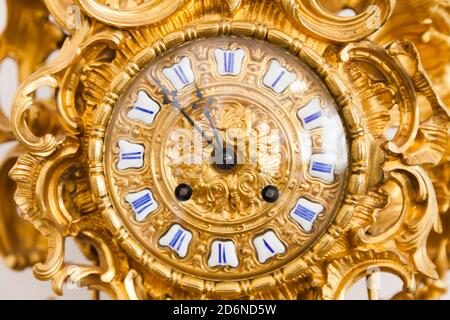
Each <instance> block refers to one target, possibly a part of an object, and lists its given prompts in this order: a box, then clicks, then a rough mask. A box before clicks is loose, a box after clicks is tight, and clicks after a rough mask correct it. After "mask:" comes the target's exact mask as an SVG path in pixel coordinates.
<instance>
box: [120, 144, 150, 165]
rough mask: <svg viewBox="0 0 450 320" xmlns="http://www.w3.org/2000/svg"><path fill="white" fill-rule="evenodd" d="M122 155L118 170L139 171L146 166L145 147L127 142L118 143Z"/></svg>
mask: <svg viewBox="0 0 450 320" xmlns="http://www.w3.org/2000/svg"><path fill="white" fill-rule="evenodd" d="M118 145H119V149H120V154H119V162H117V169H119V170H126V169H131V168H134V169H139V168H142V167H143V166H144V146H142V145H140V144H136V143H130V142H128V141H125V140H120V141H119V142H118Z"/></svg>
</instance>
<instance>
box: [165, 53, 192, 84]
mask: <svg viewBox="0 0 450 320" xmlns="http://www.w3.org/2000/svg"><path fill="white" fill-rule="evenodd" d="M163 74H164V76H165V77H166V78H167V79H168V80H169V81H170V82H171V83H172V85H173V86H174V87H175V89H177V90H181V89H183V88H184V87H185V86H187V85H189V84H191V83H193V82H194V80H195V76H194V72H193V71H192V66H191V60H190V59H189V58H188V57H184V58H182V59H181V61H180V62H179V63H177V64H174V65H173V66H172V67H170V68H164V69H163Z"/></svg>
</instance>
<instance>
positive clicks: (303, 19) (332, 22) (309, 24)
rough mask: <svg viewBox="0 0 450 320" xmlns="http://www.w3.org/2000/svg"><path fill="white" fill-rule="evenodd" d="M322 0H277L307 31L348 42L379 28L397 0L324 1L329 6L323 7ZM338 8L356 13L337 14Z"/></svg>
mask: <svg viewBox="0 0 450 320" xmlns="http://www.w3.org/2000/svg"><path fill="white" fill-rule="evenodd" d="M325 2H326V1H320V0H306V1H303V0H301V1H300V0H282V1H281V3H282V5H283V7H284V9H285V10H286V12H287V13H288V15H289V16H290V17H291V18H292V19H294V21H295V22H296V23H298V25H299V26H300V27H302V28H303V29H305V30H306V31H307V32H311V33H312V34H314V35H316V36H319V37H321V38H324V39H326V40H330V41H334V42H351V41H358V40H362V39H364V38H366V37H368V36H370V35H371V34H373V33H375V32H376V31H377V30H378V29H379V28H381V27H382V25H383V24H384V23H385V22H386V21H387V20H388V19H389V17H390V16H391V14H392V12H393V10H394V7H395V4H396V2H397V0H371V1H328V2H330V4H329V5H330V6H331V8H326V7H325V6H324V3H325ZM352 6H353V8H352ZM361 6H366V7H362V8H361ZM342 9H353V10H354V11H355V14H356V15H355V16H353V17H341V16H339V15H338V12H339V11H340V10H342ZM332 10H334V12H333V11H332Z"/></svg>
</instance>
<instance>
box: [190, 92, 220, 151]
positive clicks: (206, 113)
mask: <svg viewBox="0 0 450 320" xmlns="http://www.w3.org/2000/svg"><path fill="white" fill-rule="evenodd" d="M195 94H196V96H197V102H195V103H193V104H192V109H194V110H196V109H197V108H199V107H200V101H201V100H203V99H204V96H203V93H202V92H201V90H200V88H199V87H198V85H197V84H195ZM213 102H214V99H212V98H208V99H207V100H206V104H205V106H204V107H203V110H202V111H203V114H204V116H205V117H206V118H207V119H208V121H209V125H210V126H211V129H212V130H213V133H214V138H215V140H216V149H217V150H218V151H219V152H222V151H223V142H222V139H221V137H220V135H219V129H217V126H216V125H215V124H214V121H213V119H212V117H211V111H210V110H209V106H210V105H211V104H212V103H213Z"/></svg>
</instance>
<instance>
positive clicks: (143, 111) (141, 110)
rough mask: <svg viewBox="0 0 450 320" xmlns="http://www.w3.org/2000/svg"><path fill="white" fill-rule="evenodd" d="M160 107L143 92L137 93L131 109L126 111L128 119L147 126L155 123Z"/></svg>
mask: <svg viewBox="0 0 450 320" xmlns="http://www.w3.org/2000/svg"><path fill="white" fill-rule="evenodd" d="M160 110H161V107H160V106H159V104H158V103H157V102H156V101H155V100H153V99H152V98H150V96H149V95H148V94H147V93H146V92H145V91H143V90H141V91H139V92H138V96H137V99H136V101H135V102H134V104H133V107H132V108H131V109H130V111H128V114H127V116H128V118H130V119H132V120H137V121H141V122H143V123H145V124H147V125H150V124H152V123H153V122H154V121H155V118H156V116H157V115H158V113H159V111H160Z"/></svg>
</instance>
